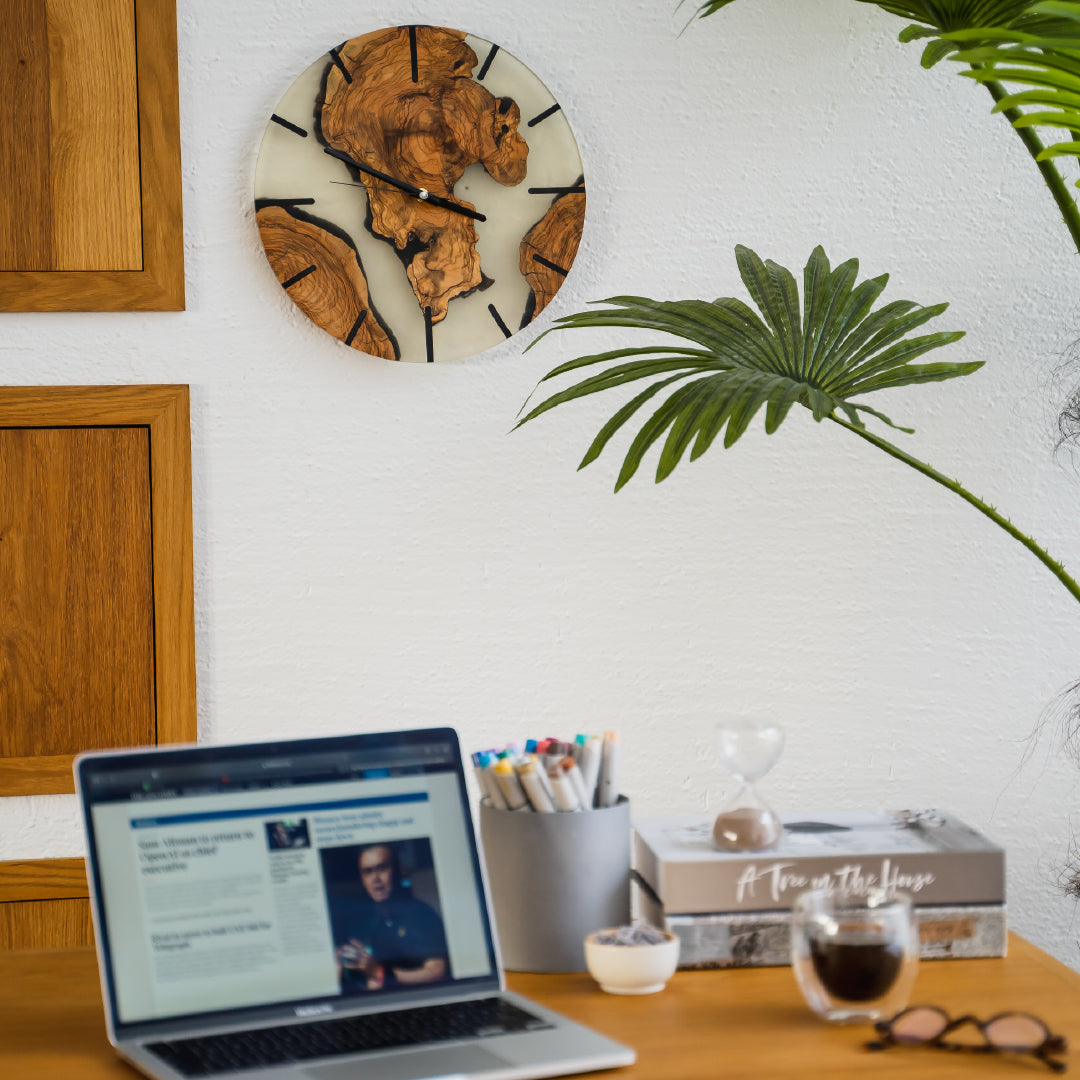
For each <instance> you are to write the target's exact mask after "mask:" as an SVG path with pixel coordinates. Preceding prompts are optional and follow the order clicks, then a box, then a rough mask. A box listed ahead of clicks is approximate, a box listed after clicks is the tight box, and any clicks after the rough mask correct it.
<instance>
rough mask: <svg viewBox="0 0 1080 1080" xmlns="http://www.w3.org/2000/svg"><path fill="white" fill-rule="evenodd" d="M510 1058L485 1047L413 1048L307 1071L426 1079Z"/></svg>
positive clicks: (369, 1079) (318, 1078) (322, 1079)
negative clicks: (379, 1056)
mask: <svg viewBox="0 0 1080 1080" xmlns="http://www.w3.org/2000/svg"><path fill="white" fill-rule="evenodd" d="M507 1064H508V1062H507V1060H506V1058H501V1057H499V1056H498V1055H497V1054H492V1053H491V1052H490V1051H488V1050H485V1049H484V1048H483V1047H482V1046H447V1047H445V1048H443V1049H438V1048H436V1049H432V1050H411V1051H407V1052H405V1053H401V1054H391V1055H388V1056H387V1057H384V1058H367V1059H365V1060H362V1061H358V1060H356V1059H355V1058H354V1059H353V1060H352V1061H350V1062H344V1061H343V1062H342V1063H341V1064H340V1065H320V1066H318V1067H317V1068H314V1069H307V1070H305V1072H306V1074H307V1075H308V1076H310V1077H312V1078H313V1080H359V1078H360V1077H363V1080H426V1078H427V1077H436V1076H438V1077H443V1076H446V1077H449V1076H459V1075H462V1074H465V1075H468V1074H469V1073H476V1072H483V1071H484V1070H486V1069H499V1068H506V1066H507Z"/></svg>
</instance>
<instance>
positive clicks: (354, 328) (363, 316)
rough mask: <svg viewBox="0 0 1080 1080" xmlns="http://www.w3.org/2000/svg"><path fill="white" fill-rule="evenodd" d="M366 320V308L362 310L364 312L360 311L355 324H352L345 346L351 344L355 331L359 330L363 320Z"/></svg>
mask: <svg viewBox="0 0 1080 1080" xmlns="http://www.w3.org/2000/svg"><path fill="white" fill-rule="evenodd" d="M366 318H367V308H364V310H363V311H361V312H360V314H359V315H357V317H356V322H354V323H353V324H352V329H351V330H350V331H349V333H348V335H347V336H346V338H345V344H346V345H351V344H352V343H353V338H354V337H356V333H357V331H358V330H359V329H360V327H361V325H362V324H363V322H364V319H366Z"/></svg>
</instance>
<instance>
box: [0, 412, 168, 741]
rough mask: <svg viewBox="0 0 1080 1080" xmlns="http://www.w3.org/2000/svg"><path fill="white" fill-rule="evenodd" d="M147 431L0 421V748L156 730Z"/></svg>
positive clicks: (136, 736) (133, 736) (135, 736)
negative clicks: (0, 583) (1, 585)
mask: <svg viewBox="0 0 1080 1080" xmlns="http://www.w3.org/2000/svg"><path fill="white" fill-rule="evenodd" d="M149 473H150V455H149V433H148V431H147V429H146V428H145V427H142V426H140V427H75V428H68V427H65V428H2V429H0V579H2V580H3V581H4V589H3V592H2V594H0V684H2V685H3V686H4V691H5V692H4V694H3V695H2V696H0V757H33V756H35V755H39V754H40V755H44V756H49V757H56V756H58V755H61V754H75V753H78V752H79V751H80V750H84V749H92V748H95V747H101V746H116V745H121V746H124V745H143V744H146V743H150V742H152V741H153V740H154V734H155V723H154V641H153V582H152V569H151V564H152V559H153V554H152V545H151V535H150V476H149Z"/></svg>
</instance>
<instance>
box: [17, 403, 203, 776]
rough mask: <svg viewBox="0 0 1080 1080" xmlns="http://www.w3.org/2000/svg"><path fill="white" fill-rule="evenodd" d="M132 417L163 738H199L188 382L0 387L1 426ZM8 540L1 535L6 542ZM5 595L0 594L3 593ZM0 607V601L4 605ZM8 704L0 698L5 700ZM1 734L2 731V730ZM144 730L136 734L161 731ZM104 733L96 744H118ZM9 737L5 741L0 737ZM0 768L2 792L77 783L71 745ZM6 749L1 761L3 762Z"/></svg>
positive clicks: (105, 423)
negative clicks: (143, 469) (144, 459)
mask: <svg viewBox="0 0 1080 1080" xmlns="http://www.w3.org/2000/svg"><path fill="white" fill-rule="evenodd" d="M20 427H22V428H58V427H69V428H79V427H89V428H105V427H121V428H123V427H127V428H132V429H143V430H145V431H146V432H147V433H148V439H149V484H150V487H151V489H152V499H151V529H152V535H153V579H152V581H153V584H152V597H153V636H152V640H153V676H154V684H153V700H154V706H155V718H156V741H158V742H163V743H172V742H190V741H194V739H195V738H196V707H195V646H194V638H195V632H194V603H193V581H192V533H191V449H190V431H189V403H188V390H187V387H185V386H115V387H109V386H105V387H101V386H99V387H0V429H2V428H20ZM0 543H2V542H0ZM0 604H2V600H0ZM2 610H3V608H2V607H0V611H2ZM0 707H2V706H0ZM0 737H5V736H3V733H0ZM154 738H155V732H154V731H153V730H151V732H150V736H149V738H144V737H142V736H140V737H139V738H138V740H137V741H140V742H145V741H154ZM119 741H120V740H118V739H113V738H109V739H103V740H102V741H101V742H99V743H98V745H101V744H104V745H116V744H117V743H118V742H119ZM0 745H2V744H0ZM39 749H41V750H42V752H43V755H44V756H43V757H42V758H40V759H38V760H39V762H40V764H35V762H34V760H33V759H32V758H30V757H29V755H28V754H26V753H24V752H22V751H21V750H20V751H19V752H18V753H17V755H16V756H15V757H13V758H10V759H8V761H7V762H6V767H4V768H0V795H14V794H20V795H24V794H31V793H39V794H45V793H55V792H70V791H73V790H74V783H73V779H72V776H71V753H70V749H69V748H68V747H65V748H64V750H65V752H61V753H57V752H53V751H54V747H50V746H49V745H47V744H41V745H40V746H39ZM3 764H4V762H3V759H2V758H0V765H3Z"/></svg>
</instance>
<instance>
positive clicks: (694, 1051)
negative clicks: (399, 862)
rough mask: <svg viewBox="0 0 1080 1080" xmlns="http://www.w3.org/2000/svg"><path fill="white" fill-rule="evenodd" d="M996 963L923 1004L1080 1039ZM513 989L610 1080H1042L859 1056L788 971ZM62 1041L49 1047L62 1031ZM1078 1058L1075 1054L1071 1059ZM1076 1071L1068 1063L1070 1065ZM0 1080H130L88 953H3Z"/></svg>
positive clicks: (938, 988)
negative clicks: (1010, 1012)
mask: <svg viewBox="0 0 1080 1080" xmlns="http://www.w3.org/2000/svg"><path fill="white" fill-rule="evenodd" d="M1009 952H1010V955H1009V956H1008V957H1007V958H1005V959H993V960H940V961H934V962H931V963H926V964H924V965H923V966H922V969H921V970H920V973H919V978H918V981H917V982H916V995H917V997H918V1000H921V1001H936V1002H940V1003H941V1004H942V1005H945V1006H947V1007H948V1008H950V1009H954V1010H955V1011H957V1012H960V1011H966V1010H968V1009H971V1010H972V1011H975V1012H978V1013H981V1014H984V1015H987V1016H989V1015H991V1014H992V1013H994V1012H998V1011H1000V1010H1002V1009H1008V1008H1020V1009H1026V1010H1029V1011H1031V1012H1034V1013H1036V1014H1038V1015H1040V1016H1043V1017H1044V1018H1045V1019H1046V1020H1047V1022H1048V1023H1049V1024H1050V1026H1051V1028H1052V1029H1053V1030H1054V1031H1056V1032H1059V1033H1061V1034H1063V1035H1065V1036H1066V1037H1068V1038H1069V1041H1070V1042H1071V1043H1072V1045H1073V1046H1074V1047H1075V1046H1076V1045H1077V1040H1078V1039H1080V1011H1078V1010H1077V1008H1076V1002H1077V999H1078V996H1080V975H1078V974H1077V973H1076V972H1073V971H1070V970H1069V969H1067V968H1066V967H1065V966H1064V965H1062V964H1059V963H1058V962H1057V961H1056V960H1053V959H1051V958H1050V957H1048V956H1047V955H1046V954H1045V953H1043V952H1041V951H1040V950H1038V949H1036V948H1035V947H1034V946H1032V945H1030V944H1029V943H1028V942H1026V941H1024V940H1023V939H1022V938H1019V937H1016V936H1015V935H1010V943H1009ZM509 983H510V987H511V989H513V990H517V991H519V992H521V993H523V994H526V995H527V996H529V997H532V998H535V999H536V1000H537V1001H539V1002H542V1003H543V1004H545V1005H548V1006H550V1007H551V1008H554V1009H558V1010H559V1011H560V1012H563V1013H565V1014H566V1015H567V1016H569V1017H571V1018H572V1019H574V1020H578V1021H580V1022H582V1023H585V1024H588V1025H589V1026H590V1027H592V1028H594V1029H596V1030H597V1031H600V1032H602V1033H603V1034H605V1035H609V1036H611V1037H612V1038H614V1039H618V1040H619V1041H621V1042H625V1043H627V1044H628V1045H630V1046H632V1047H634V1048H635V1049H636V1050H637V1053H638V1060H637V1063H636V1064H634V1065H631V1066H629V1067H627V1068H625V1069H619V1070H617V1071H615V1072H605V1073H594V1074H591V1075H593V1076H597V1077H604V1078H607V1080H717V1078H718V1077H723V1078H724V1080H773V1078H775V1077H799V1078H800V1080H802V1078H807V1080H835V1078H838V1077H839V1078H843V1080H848V1078H850V1080H866V1078H867V1077H873V1078H874V1080H878V1078H884V1080H892V1078H897V1080H900V1078H903V1080H910V1078H912V1077H916V1078H918V1080H951V1078H963V1077H982V1078H984V1080H985V1078H991V1080H993V1078H995V1077H1001V1078H1002V1080H1008V1078H1009V1077H1013V1078H1014V1080H1015V1078H1017V1077H1021V1076H1032V1077H1037V1076H1047V1075H1049V1072H1048V1070H1047V1069H1046V1067H1045V1066H1043V1065H1042V1064H1040V1063H1039V1062H1035V1061H1028V1060H1022V1059H1015V1058H1011V1057H1009V1056H1007V1055H1001V1056H993V1055H985V1056H984V1055H976V1054H971V1055H965V1054H948V1053H944V1052H942V1051H938V1050H929V1049H918V1048H913V1049H910V1050H908V1049H904V1048H899V1049H894V1050H888V1051H885V1052H884V1053H880V1054H874V1053H871V1052H869V1051H867V1050H865V1049H864V1048H863V1043H864V1042H865V1041H866V1039H867V1037H868V1036H869V1034H870V1029H869V1028H868V1027H867V1026H862V1025H855V1026H851V1027H846V1026H836V1025H829V1024H824V1023H822V1022H820V1021H818V1020H816V1019H815V1018H814V1017H813V1016H811V1015H810V1012H809V1011H808V1010H807V1008H806V1006H805V1005H803V1003H802V1001H801V999H800V997H799V992H798V990H797V989H796V987H795V981H794V979H793V977H792V974H791V969H790V968H756V969H744V970H728V971H680V972H677V973H676V974H675V976H674V977H673V978H672V980H671V981H670V982H669V983H668V985H667V988H666V989H665V990H663V991H662V992H661V993H659V994H650V995H646V996H644V997H615V996H613V995H610V994H605V993H603V992H602V991H601V990H600V989H599V988H598V987H597V986H596V984H595V983H594V982H593V981H592V979H591V978H589V976H588V975H511V976H510V977H509ZM61 1032H62V1033H63V1037H62V1038H58V1033H61ZM1073 1053H1074V1054H1075V1050H1074V1051H1073ZM1074 1067H1075V1065H1074ZM0 1075H3V1076H4V1077H5V1080H71V1078H72V1077H78V1078H79V1080H133V1078H134V1077H135V1076H136V1073H135V1072H134V1071H133V1070H132V1069H131V1067H130V1066H128V1065H126V1064H125V1063H124V1062H122V1061H121V1060H120V1059H119V1058H118V1057H117V1055H116V1052H115V1051H114V1050H113V1048H112V1047H111V1046H110V1045H109V1042H108V1039H107V1037H106V1033H105V1023H104V1019H103V1016H102V1003H101V988H100V982H99V980H98V973H97V964H96V962H95V956H94V951H93V950H92V949H86V948H83V949H79V948H74V949H57V950H53V951H48V952H29V951H26V952H9V953H6V954H2V955H0Z"/></svg>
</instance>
